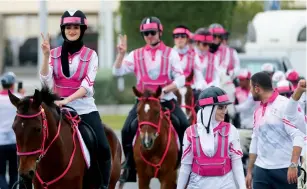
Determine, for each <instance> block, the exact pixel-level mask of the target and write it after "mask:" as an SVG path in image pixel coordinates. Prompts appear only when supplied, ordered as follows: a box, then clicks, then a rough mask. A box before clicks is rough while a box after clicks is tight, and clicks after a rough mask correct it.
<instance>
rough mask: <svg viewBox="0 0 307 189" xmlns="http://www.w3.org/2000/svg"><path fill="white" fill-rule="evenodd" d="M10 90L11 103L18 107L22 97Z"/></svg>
mask: <svg viewBox="0 0 307 189" xmlns="http://www.w3.org/2000/svg"><path fill="white" fill-rule="evenodd" d="M8 92H9V98H10V101H11V103H12V104H13V105H14V106H15V107H17V104H18V103H19V102H20V99H19V98H18V97H17V96H15V95H13V94H12V93H11V91H10V90H9V91H8Z"/></svg>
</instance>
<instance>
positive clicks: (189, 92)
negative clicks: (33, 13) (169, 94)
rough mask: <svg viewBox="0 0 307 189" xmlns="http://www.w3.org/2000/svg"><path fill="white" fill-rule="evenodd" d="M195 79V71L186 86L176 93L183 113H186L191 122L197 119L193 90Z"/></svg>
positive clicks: (187, 80) (187, 79)
mask: <svg viewBox="0 0 307 189" xmlns="http://www.w3.org/2000/svg"><path fill="white" fill-rule="evenodd" d="M193 78H194V71H193V70H192V72H191V73H190V75H189V76H188V77H187V78H186V79H185V85H184V86H183V87H181V88H180V89H178V90H177V91H176V92H175V95H176V96H177V101H178V103H179V105H180V107H181V109H182V111H183V112H184V113H185V115H186V117H187V119H188V120H190V122H192V121H193V119H195V117H194V115H195V110H194V95H193V89H192V81H193Z"/></svg>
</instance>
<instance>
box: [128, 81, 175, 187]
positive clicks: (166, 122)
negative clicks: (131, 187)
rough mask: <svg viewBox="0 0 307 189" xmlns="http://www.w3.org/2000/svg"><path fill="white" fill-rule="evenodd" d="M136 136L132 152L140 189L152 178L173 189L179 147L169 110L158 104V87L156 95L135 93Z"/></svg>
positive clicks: (159, 90) (148, 92)
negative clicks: (164, 109) (136, 102)
mask: <svg viewBox="0 0 307 189" xmlns="http://www.w3.org/2000/svg"><path fill="white" fill-rule="evenodd" d="M133 92H134V94H135V95H136V96H137V97H138V99H139V103H138V106H137V114H138V124H139V125H138V134H139V135H138V136H137V139H136V141H135V144H134V147H133V152H134V160H135V164H136V169H137V175H138V181H139V183H138V184H139V188H140V189H149V184H150V180H151V178H154V177H156V178H158V179H159V181H160V183H161V188H162V189H173V188H176V178H177V171H176V166H177V165H176V164H177V158H179V157H178V148H177V143H176V134H175V132H176V131H175V129H174V127H173V126H172V123H171V120H170V113H169V111H167V112H164V111H163V109H162V107H161V104H160V99H159V97H160V95H161V87H159V88H158V89H157V91H156V92H151V91H145V92H144V93H142V92H140V91H138V90H137V89H136V88H135V87H133Z"/></svg>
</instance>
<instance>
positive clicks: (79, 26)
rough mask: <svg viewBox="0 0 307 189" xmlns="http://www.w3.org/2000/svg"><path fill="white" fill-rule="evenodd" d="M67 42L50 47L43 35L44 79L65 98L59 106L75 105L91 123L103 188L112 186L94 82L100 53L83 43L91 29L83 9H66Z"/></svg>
mask: <svg viewBox="0 0 307 189" xmlns="http://www.w3.org/2000/svg"><path fill="white" fill-rule="evenodd" d="M60 28H61V33H62V36H63V38H64V42H63V45H62V46H60V47H57V48H55V49H52V50H50V44H49V40H50V37H49V36H48V38H45V37H44V35H43V34H42V37H43V40H44V42H43V44H42V46H41V48H42V51H43V53H44V61H43V66H42V68H41V71H40V79H41V81H42V83H43V84H45V85H47V86H49V87H50V88H51V87H52V83H54V90H55V92H56V93H57V94H58V95H59V96H60V97H63V98H64V99H63V100H61V101H56V102H55V103H56V104H57V105H58V106H60V107H61V106H62V105H66V104H67V105H68V106H70V107H72V108H74V109H75V110H76V111H77V113H78V114H79V115H80V117H81V119H82V121H84V122H86V123H88V124H89V125H90V126H91V127H92V129H93V130H94V132H95V134H96V138H97V140H98V150H97V152H98V154H97V156H98V158H97V160H98V162H97V163H98V166H99V169H100V172H101V173H102V175H101V176H102V178H101V179H102V185H101V186H100V188H108V185H109V180H110V171H111V151H110V146H109V143H108V140H107V137H106V134H105V131H104V126H103V125H102V122H101V119H100V115H99V113H98V111H97V107H96V105H95V103H94V101H95V100H94V98H93V95H94V89H93V85H94V81H95V78H96V73H97V68H98V56H97V54H96V52H95V51H94V50H92V49H89V48H87V47H86V46H84V44H83V40H82V39H83V35H84V32H85V30H86V29H87V19H86V16H85V15H84V13H83V12H82V11H80V10H71V11H65V12H64V14H63V15H62V17H61V25H60Z"/></svg>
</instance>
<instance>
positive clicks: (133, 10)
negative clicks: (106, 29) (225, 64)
mask: <svg viewBox="0 0 307 189" xmlns="http://www.w3.org/2000/svg"><path fill="white" fill-rule="evenodd" d="M235 5H236V2H235V1H163V2H162V1H121V3H120V13H121V17H122V29H123V33H125V34H127V36H128V48H129V49H128V50H132V49H136V48H139V47H141V46H143V45H144V40H143V38H142V36H141V35H140V32H139V28H140V23H141V21H142V19H143V18H145V17H147V16H156V17H158V18H159V19H160V20H161V22H162V24H163V27H164V31H163V36H162V39H163V41H164V42H165V43H166V44H167V45H169V46H173V39H172V31H173V29H174V28H175V27H176V26H177V25H180V24H184V25H187V26H188V27H189V28H190V30H191V31H192V32H194V31H195V30H196V29H198V28H200V27H204V26H206V27H208V26H209V25H210V24H211V23H220V24H222V25H223V26H224V27H226V28H230V27H231V24H232V22H231V20H232V13H233V9H234V7H235Z"/></svg>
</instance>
